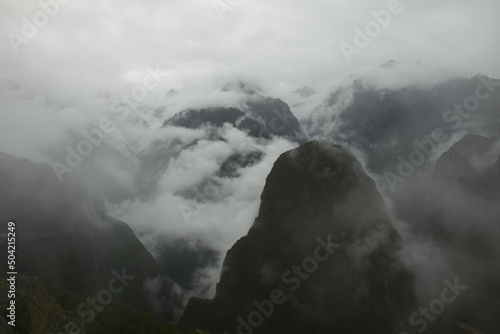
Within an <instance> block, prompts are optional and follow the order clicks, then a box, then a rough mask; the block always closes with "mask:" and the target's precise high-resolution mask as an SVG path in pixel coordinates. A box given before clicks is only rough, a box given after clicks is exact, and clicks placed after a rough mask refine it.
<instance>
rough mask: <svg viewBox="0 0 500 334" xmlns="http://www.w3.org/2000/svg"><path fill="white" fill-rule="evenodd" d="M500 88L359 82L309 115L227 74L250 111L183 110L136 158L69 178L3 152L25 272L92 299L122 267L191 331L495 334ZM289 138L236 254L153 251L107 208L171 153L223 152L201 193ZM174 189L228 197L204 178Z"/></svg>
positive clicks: (4, 194)
mask: <svg viewBox="0 0 500 334" xmlns="http://www.w3.org/2000/svg"><path fill="white" fill-rule="evenodd" d="M386 67H387V66H386ZM393 67H394V66H392V65H391V66H390V67H387V68H386V70H388V71H389V70H391V69H392V68H393ZM499 87H500V84H499V81H498V80H494V79H491V78H488V77H485V76H482V75H478V76H476V77H474V78H472V79H460V78H457V79H450V80H446V81H444V82H442V83H440V84H436V85H432V87H428V86H422V85H420V86H415V85H413V86H412V85H406V86H404V87H400V88H387V87H382V88H381V87H379V86H377V85H376V84H373V83H372V82H370V81H369V80H364V79H357V80H355V81H354V82H353V84H352V85H351V86H348V87H343V88H339V89H338V90H336V91H335V92H333V93H332V94H331V95H330V96H329V97H328V98H327V99H326V100H325V101H323V103H321V105H319V106H317V107H316V108H314V110H313V111H312V113H311V114H310V116H309V117H308V118H307V119H305V120H304V119H303V120H300V121H299V120H298V119H297V118H296V117H295V116H294V114H293V113H292V110H291V109H290V107H289V106H288V105H287V103H285V102H284V101H283V100H280V99H275V98H271V97H266V96H263V93H262V90H261V89H260V88H258V87H254V86H252V85H248V84H244V83H241V82H240V83H237V84H232V85H227V86H226V87H225V88H224V89H226V90H231V89H238V90H240V91H243V92H244V93H245V97H244V98H243V99H242V100H241V101H240V102H239V103H238V104H237V105H234V106H232V107H227V106H226V107H220V106H206V107H204V108H198V109H195V108H192V109H185V110H182V111H180V112H179V113H177V114H175V115H174V116H173V117H169V118H168V119H166V120H164V121H162V128H161V129H159V130H158V131H169V130H175V131H179V133H186V134H189V135H186V136H185V137H178V138H173V137H168V138H166V137H165V138H162V137H161V136H157V137H156V138H155V140H153V141H152V142H151V143H150V145H149V146H147V147H146V148H145V149H144V150H142V151H141V152H140V153H138V154H137V155H135V156H133V157H127V156H124V155H123V154H121V153H120V152H119V151H118V150H117V149H116V147H113V146H112V145H107V144H103V145H101V146H99V147H96V148H95V154H96V155H95V156H94V158H93V159H94V160H92V159H89V160H87V161H85V162H84V163H82V165H81V166H79V167H78V169H75V172H74V173H72V174H69V175H67V176H66V177H65V179H64V181H63V182H59V180H58V178H57V177H56V175H55V173H54V170H53V169H52V168H51V167H50V166H48V165H44V164H35V163H33V162H31V161H28V160H26V159H20V158H17V157H14V156H12V155H9V154H6V153H1V152H0V184H2V191H1V192H0V199H1V201H0V218H1V220H3V221H9V220H12V219H15V220H16V221H17V226H18V227H17V228H18V234H19V237H18V249H19V250H18V251H17V257H18V261H19V262H18V263H19V265H18V266H19V268H18V271H19V272H22V273H24V274H26V275H29V276H34V277H37V278H38V279H39V280H40V281H41V282H43V284H46V285H54V284H57V285H61V286H62V287H64V288H65V289H68V290H70V291H73V292H74V293H76V294H78V295H80V296H85V295H89V294H95V293H96V291H99V290H100V289H102V287H103V286H105V285H107V284H108V283H109V280H110V279H111V278H112V277H113V275H114V273H115V274H116V272H122V270H123V273H127V274H128V275H129V277H132V276H133V277H134V278H133V279H132V278H130V282H129V284H128V286H127V288H126V289H124V290H123V293H120V294H118V295H117V296H116V298H117V300H118V301H120V302H123V303H126V304H129V305H132V306H133V307H135V308H137V309H140V310H144V311H147V312H150V313H153V314H155V315H156V316H159V317H161V318H162V319H164V320H168V321H175V320H176V319H177V318H178V317H179V315H180V310H181V311H182V310H183V309H184V307H185V310H184V312H183V314H182V317H181V318H180V320H179V325H180V326H182V327H186V328H189V329H192V330H197V329H199V330H204V331H208V332H211V333H214V334H218V333H221V334H222V333H225V332H228V333H249V334H250V333H273V334H274V333H304V332H311V333H339V332H340V333H353V334H354V333H360V334H361V333H381V334H382V333H384V334H386V333H394V334H401V333H412V334H413V333H417V332H418V333H421V332H424V331H425V332H426V333H436V334H438V333H439V334H441V333H450V334H462V333H474V331H477V332H479V331H480V332H482V333H485V334H495V333H496V332H497V331H498V328H499V327H500V326H499V325H500V324H499V320H498V319H500V317H499V312H500V311H499V310H500V304H499V302H498V301H499V300H500V283H499V282H500V267H499V264H498V263H499V261H498V260H499V258H500V257H499V256H500V247H499V246H498V240H500V235H499V234H500V225H499V224H500V223H499V221H498V217H499V213H500V212H499V210H500V209H499V208H500V203H499V201H500V197H499V196H498V195H499V186H500V144H499V141H498V137H499V134H500V129H499V119H500V118H499V116H498V115H499V112H500V110H499V108H500V89H499ZM172 94H174V93H172ZM297 94H298V95H299V96H301V97H303V98H305V99H306V98H309V97H311V96H313V95H314V94H315V91H314V90H313V89H312V88H309V87H304V88H303V89H301V90H298V91H297ZM152 131H153V130H152ZM183 131H185V132H183ZM190 131H196V133H194V132H190ZM231 131H235V132H231ZM159 133H164V132H159ZM235 133H237V134H239V133H243V134H245V136H244V139H245V141H243V140H241V139H238V140H235V139H234V138H235V135H234V134H235ZM238 138H239V137H238ZM275 140H283V141H287V142H289V143H291V145H292V146H294V147H296V148H295V149H292V150H289V151H287V152H284V153H283V154H281V156H280V157H279V158H278V159H277V160H276V161H275V162H274V165H273V167H272V169H271V172H270V173H269V175H268V176H267V179H266V182H265V187H264V189H263V192H262V194H261V198H260V199H261V203H260V208H259V211H258V216H257V217H256V218H255V221H254V222H253V225H251V228H250V229H249V231H248V233H247V234H246V235H245V236H242V237H241V239H239V240H238V241H237V242H236V243H235V244H234V245H233V246H232V247H231V248H230V249H229V250H228V252H227V254H220V253H219V252H218V250H216V249H215V248H213V246H212V245H210V244H208V243H205V242H204V240H203V236H202V235H197V236H196V238H197V241H196V242H195V243H196V245H193V244H192V243H193V241H192V240H188V238H185V237H182V236H179V235H163V234H161V233H160V234H158V235H156V237H155V239H154V245H155V246H154V249H147V248H146V247H145V244H143V243H142V242H141V240H140V238H141V237H142V235H141V233H142V232H143V231H141V230H137V231H133V230H132V229H131V228H130V227H129V226H128V225H127V223H125V222H121V221H118V220H117V219H114V218H112V217H110V216H109V215H108V214H107V211H106V207H105V205H104V203H115V204H116V203H118V204H119V203H122V202H124V201H126V200H132V199H138V198H139V199H141V200H143V199H147V198H152V197H154V196H156V194H157V193H158V191H159V190H160V189H159V188H160V186H159V184H160V181H161V179H162V177H163V175H164V174H165V172H166V171H167V170H168V168H169V166H171V164H172V161H175V159H177V158H179V157H180V156H182V155H183V154H185V153H186V152H188V151H190V150H194V149H197V150H198V151H197V152H199V151H200V150H203V143H214V142H215V143H225V145H227V147H226V146H225V149H227V152H226V151H225V153H224V155H221V157H222V158H221V159H219V160H218V161H217V168H214V169H213V171H212V172H211V174H208V175H206V176H204V177H203V178H200V179H201V181H199V182H198V181H197V184H196V185H195V187H194V188H195V189H196V187H200V189H201V188H203V187H205V186H207V185H210V186H212V187H215V188H222V187H223V184H224V182H225V181H227V180H237V179H238V178H240V177H241V176H242V175H243V174H244V173H245V170H246V169H247V168H250V167H252V166H256V165H258V164H259V163H262V162H263V161H264V158H265V154H266V149H267V148H268V147H269V146H270V145H272V144H273V141H275ZM236 142H237V143H238V144H236ZM240 143H244V145H240ZM106 159H108V160H106ZM99 161H101V162H102V161H107V162H109V165H106V164H102V163H99ZM94 162H95V163H94ZM109 166H119V168H121V170H122V171H123V173H122V174H118V173H117V174H116V175H114V174H113V173H112V171H111V170H109V168H108V167H109ZM117 168H118V167H117ZM93 177H95V178H93ZM85 180H87V181H88V180H94V181H93V182H92V183H89V182H87V183H86V182H85ZM124 180H125V181H124ZM174 195H175V196H177V197H179V198H182V199H185V200H186V201H187V202H190V203H192V202H194V203H196V202H199V203H202V202H207V201H212V202H217V201H219V200H220V198H208V199H207V198H202V197H200V195H199V191H195V190H193V186H192V185H190V186H186V187H184V188H183V187H179V188H178V189H177V190H176V193H175V194H174ZM220 196H221V198H222V197H223V196H229V195H224V194H222V195H220ZM224 219H228V220H231V219H232V217H225V218H224ZM138 236H139V238H138ZM1 252H2V254H3V255H2V256H6V255H5V254H4V253H5V250H4V249H2V251H1ZM4 258H5V257H4ZM222 258H223V259H224V261H223V265H222V268H221V275H220V281H219V283H218V285H217V287H216V292H215V297H214V298H212V299H210V298H209V299H207V298H200V297H206V295H207V292H206V290H207V286H203V287H198V286H196V284H198V283H197V282H198V281H197V280H196V277H197V275H199V270H201V269H206V268H214V267H216V266H217V264H218V263H219V259H222ZM122 275H125V274H122ZM125 276H126V275H125ZM198 288H199V289H198ZM197 289H198V290H197ZM444 289H447V290H446V291H448V292H443V291H445V290H444ZM186 291H188V292H189V293H186ZM193 291H197V292H198V293H200V291H204V292H203V296H196V294H195V293H194V292H193ZM450 291H451V293H453V295H452V294H450ZM191 295H195V297H193V298H191V299H190V301H189V303H188V304H187V306H185V298H186V296H191ZM452 299H453V301H451V300H452ZM423 310H424V311H423ZM425 310H427V311H425ZM429 310H430V311H429ZM425 312H430V313H425ZM139 332H140V329H138V333H139Z"/></svg>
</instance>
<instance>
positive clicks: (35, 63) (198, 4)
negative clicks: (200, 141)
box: [0, 0, 500, 98]
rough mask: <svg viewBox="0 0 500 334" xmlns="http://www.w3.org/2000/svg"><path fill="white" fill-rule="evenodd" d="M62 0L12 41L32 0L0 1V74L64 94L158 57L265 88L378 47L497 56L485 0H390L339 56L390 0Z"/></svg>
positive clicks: (491, 66) (180, 82) (179, 69)
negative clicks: (386, 17)
mask: <svg viewBox="0 0 500 334" xmlns="http://www.w3.org/2000/svg"><path fill="white" fill-rule="evenodd" d="M65 1H67V2H68V3H67V4H61V5H60V8H59V9H58V11H57V13H56V14H55V15H54V17H51V18H49V20H48V23H47V24H46V25H45V26H44V27H42V28H39V32H38V34H37V35H36V36H35V37H33V38H31V39H27V40H28V41H27V43H22V44H19V45H18V49H19V52H17V53H16V52H14V50H13V47H12V42H11V41H10V40H9V38H8V37H7V34H9V33H15V34H19V35H22V32H21V29H22V27H23V20H22V18H23V17H26V18H27V19H28V20H29V21H31V22H33V16H34V15H35V16H36V13H37V12H39V11H40V10H41V6H40V4H39V2H38V1H36V0H22V1H8V0H1V1H0V4H1V7H0V8H1V9H0V31H1V33H2V34H3V36H4V37H3V38H2V39H1V43H0V52H1V53H0V75H1V76H7V77H9V78H11V79H13V80H15V81H16V82H19V83H20V84H23V85H24V86H25V87H30V88H31V89H33V90H36V91H38V92H43V93H47V94H55V95H57V93H60V94H63V95H65V96H66V98H67V97H68V95H75V96H81V95H83V94H92V93H95V91H113V90H118V91H121V90H122V89H123V85H126V84H127V83H128V84H133V83H134V82H136V80H139V79H141V78H142V77H143V74H142V73H143V72H144V70H145V67H146V66H150V67H155V66H158V67H159V68H160V69H161V71H162V74H163V75H164V77H165V80H166V86H171V87H172V88H174V87H181V86H183V87H185V86H191V87H194V86H198V85H199V86H208V85H211V84H218V83H219V82H224V81H225V80H227V79H232V78H234V77H241V78H250V79H254V80H256V81H258V82H260V83H261V84H262V85H264V86H266V88H267V86H269V88H268V89H269V90H279V89H282V90H290V89H293V90H294V89H296V88H298V87H302V86H304V85H306V84H307V85H310V86H316V87H322V86H324V85H328V84H332V83H333V84H334V83H335V82H336V80H339V78H345V77H346V76H348V75H350V74H353V73H358V72H359V71H360V70H362V69H363V68H366V67H372V66H378V65H380V64H382V63H383V62H385V61H386V60H388V59H397V60H401V61H420V62H422V63H423V64H424V65H426V66H429V67H431V68H435V67H441V68H445V69H451V70H455V71H460V72H462V73H464V72H465V74H467V75H473V74H475V73H477V72H482V73H486V72H495V71H496V69H497V68H498V59H499V57H498V56H499V48H500V47H499V46H498V32H499V31H500V21H499V20H498V15H499V14H500V2H498V1H496V0H482V1H470V0H437V1H432V2H431V1H423V0H422V1H415V0H413V1H411V0H402V1H400V10H399V11H400V13H399V14H395V15H392V19H391V22H390V23H389V24H388V25H387V27H383V28H382V29H381V31H380V33H379V34H378V35H376V36H375V37H373V40H372V42H371V43H370V45H369V46H367V47H366V48H363V49H362V50H361V52H360V53H359V54H354V55H353V57H352V62H351V63H350V64H348V63H347V62H346V59H345V57H344V56H343V54H342V51H341V49H340V47H339V45H340V43H342V42H346V43H350V44H353V39H354V37H355V32H354V28H355V27H360V28H361V29H364V28H365V25H366V24H367V23H368V22H369V21H371V20H373V17H372V16H371V14H370V13H371V12H372V11H377V12H378V11H380V10H383V9H386V8H387V6H388V3H389V2H390V1H387V0H380V1H379V0H358V1H352V0H316V1H303V0H302V1H299V0H286V1H285V0H275V1H271V2H270V1H263V0H252V1H250V0H241V1H237V0H232V2H233V3H234V4H235V5H234V6H232V5H226V6H228V7H226V8H230V9H231V10H227V11H225V12H224V13H223V14H222V19H221V15H219V13H218V12H217V10H216V8H215V5H214V4H215V3H219V4H224V3H228V0H221V1H218V2H216V1H210V0H208V1H206V0H144V1H130V0H115V1H102V0H100V1H96V0H86V1H79V0H65ZM42 2H43V0H42ZM47 2H50V1H48V0H47ZM221 6H223V5H220V8H222V7H221ZM229 6H231V7H229ZM40 18H41V19H40ZM39 19H40V20H42V23H43V17H42V16H39ZM11 36H12V35H11Z"/></svg>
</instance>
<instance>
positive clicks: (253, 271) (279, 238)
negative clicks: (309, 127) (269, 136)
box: [180, 142, 412, 334]
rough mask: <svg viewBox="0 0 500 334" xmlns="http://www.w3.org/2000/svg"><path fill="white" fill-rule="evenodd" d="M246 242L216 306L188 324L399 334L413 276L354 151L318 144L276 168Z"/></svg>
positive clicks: (196, 313)
mask: <svg viewBox="0 0 500 334" xmlns="http://www.w3.org/2000/svg"><path fill="white" fill-rule="evenodd" d="M261 200H262V202H261V207H260V210H259V215H258V217H257V218H256V220H255V222H254V224H253V226H252V228H251V229H250V231H249V232H248V235H246V236H245V237H243V238H241V239H240V240H239V241H238V242H237V243H236V244H235V245H234V246H233V247H232V248H231V249H230V250H229V251H228V253H227V255H226V259H225V261H224V267H223V270H222V274H221V279H220V283H219V285H218V287H217V293H216V296H215V298H214V299H213V300H200V299H196V298H194V299H192V300H191V301H190V303H189V305H188V306H187V308H186V311H185V313H184V315H183V316H182V318H181V320H180V324H181V325H184V326H188V327H193V328H202V329H206V330H209V331H213V332H214V333H223V332H225V331H227V332H229V333H236V332H238V333H252V332H255V333H305V332H310V333H320V332H321V333H329V332H331V333H334V332H335V333H384V334H386V333H392V332H396V331H397V330H398V326H399V324H400V323H401V321H402V320H403V318H404V316H405V313H406V311H407V308H408V307H409V306H410V305H411V304H412V276H411V275H410V274H409V273H408V272H407V271H406V270H405V269H404V268H403V267H402V265H401V263H400V262H399V261H398V259H397V257H396V256H395V254H396V252H397V250H398V248H399V243H400V237H399V235H398V233H397V232H396V230H395V229H394V228H393V226H392V225H391V222H390V220H389V218H388V217H387V214H386V212H385V207H384V202H383V200H382V197H381V195H380V194H379V193H378V192H377V190H376V187H375V183H374V182H373V181H372V180H371V179H370V178H369V177H368V176H367V175H366V174H365V172H364V171H363V169H362V167H361V165H360V163H359V162H358V161H357V160H356V158H355V157H354V156H353V155H352V154H351V153H350V152H349V151H347V150H346V149H344V148H342V147H339V146H336V145H334V144H331V143H328V142H310V143H307V144H304V145H303V146H301V147H299V148H298V149H295V150H292V151H289V152H286V153H284V154H283V155H282V156H281V157H280V158H279V159H278V160H277V161H276V163H275V164H274V167H273V169H272V171H271V173H270V174H269V176H268V178H267V182H266V186H265V188H264V191H263V193H262V197H261Z"/></svg>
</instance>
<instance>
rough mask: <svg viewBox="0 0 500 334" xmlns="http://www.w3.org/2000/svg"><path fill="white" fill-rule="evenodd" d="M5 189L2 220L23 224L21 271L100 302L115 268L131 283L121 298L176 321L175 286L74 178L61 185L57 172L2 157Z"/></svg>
mask: <svg viewBox="0 0 500 334" xmlns="http://www.w3.org/2000/svg"><path fill="white" fill-rule="evenodd" d="M0 184H2V191H1V192H0V220H1V221H3V222H8V221H11V220H14V221H15V222H16V237H17V245H16V246H17V247H16V257H17V261H16V262H17V271H18V272H19V273H22V274H26V275H33V276H36V277H37V278H38V279H39V280H40V281H41V282H44V283H45V284H47V285H52V284H59V285H61V286H64V287H65V288H67V289H69V290H72V291H74V292H77V293H78V294H80V295H83V296H94V297H95V296H96V294H97V292H98V291H100V290H101V289H107V288H108V284H109V282H110V280H111V279H113V278H114V277H115V276H114V275H113V273H112V272H113V271H114V272H115V273H119V274H122V275H121V277H122V278H123V279H124V282H125V283H124V285H125V288H124V289H123V291H122V292H120V293H118V294H115V295H113V298H114V299H116V300H121V301H124V302H126V303H128V304H131V305H133V306H136V307H138V308H140V309H143V310H148V311H152V312H155V313H159V314H161V315H162V316H164V317H166V318H169V317H171V311H172V308H173V306H174V304H175V300H174V299H173V298H172V297H171V296H170V294H171V288H172V283H171V281H170V280H168V279H167V278H165V277H164V276H163V274H162V273H161V272H160V270H159V269H158V266H157V265H156V263H155V261H154V259H153V257H152V256H151V255H150V254H149V253H148V252H147V251H146V249H145V248H144V246H143V245H142V244H141V242H140V241H139V240H138V239H137V237H136V236H135V234H134V233H133V231H132V230H131V229H130V227H129V226H128V225H127V224H125V223H123V222H120V221H117V220H115V219H112V218H110V217H107V216H106V215H104V213H103V210H102V209H101V208H100V207H99V205H97V204H96V203H94V202H93V201H92V200H90V199H89V198H88V197H87V195H86V194H85V192H84V191H83V190H82V189H81V188H80V187H79V186H78V184H77V183H76V182H73V181H72V180H71V178H67V179H66V180H64V182H62V183H60V182H59V181H58V179H57V178H56V176H55V174H54V172H53V170H52V168H51V167H49V166H46V165H38V164H34V163H32V162H30V161H28V160H25V159H19V158H15V157H12V156H10V155H7V154H5V153H0ZM5 251H6V249H4V247H2V254H3V253H5ZM4 255H5V254H4ZM4 258H6V255H5V257H4ZM152 282H155V284H152ZM152 285H155V286H156V288H155V289H154V290H153V289H148V287H150V286H152ZM82 300H83V301H84V300H85V298H83V299H82Z"/></svg>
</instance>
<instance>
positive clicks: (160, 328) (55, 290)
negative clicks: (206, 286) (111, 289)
mask: <svg viewBox="0 0 500 334" xmlns="http://www.w3.org/2000/svg"><path fill="white" fill-rule="evenodd" d="M16 287H17V289H16V326H15V327H14V328H12V329H13V333H14V334H49V333H54V334H63V333H64V334H65V333H71V334H116V333H120V334H208V333H206V332H202V331H199V330H196V331H187V330H183V329H180V328H178V327H177V326H175V325H173V324H170V323H167V322H165V321H163V320H161V319H158V318H156V317H155V316H153V315H151V314H149V313H147V312H141V311H138V310H136V309H135V308H133V307H131V306H129V305H125V304H123V303H120V302H116V301H113V302H112V303H110V304H109V305H107V306H106V307H104V309H103V310H102V312H97V313H96V317H95V319H94V320H93V321H91V322H90V323H88V324H85V323H84V322H83V321H82V320H83V319H82V318H81V317H79V316H78V315H77V313H76V309H77V307H78V305H79V304H80V303H82V302H84V301H85V299H86V297H80V296H78V295H76V294H74V293H72V292H70V291H68V290H65V289H63V288H61V287H59V286H52V287H46V286H44V285H43V284H40V283H39V282H38V281H37V279H36V278H34V277H28V276H24V275H18V276H17V284H16ZM6 292H7V282H6V280H5V276H4V275H2V274H0V308H1V310H2V311H1V314H2V317H3V318H4V319H6V311H4V310H5V309H6V308H7V305H8V302H9V300H8V299H7V298H6ZM72 323H73V325H71V324H72ZM75 324H78V325H77V326H76V325H75ZM65 327H66V328H67V329H65ZM0 331H1V325H0Z"/></svg>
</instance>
